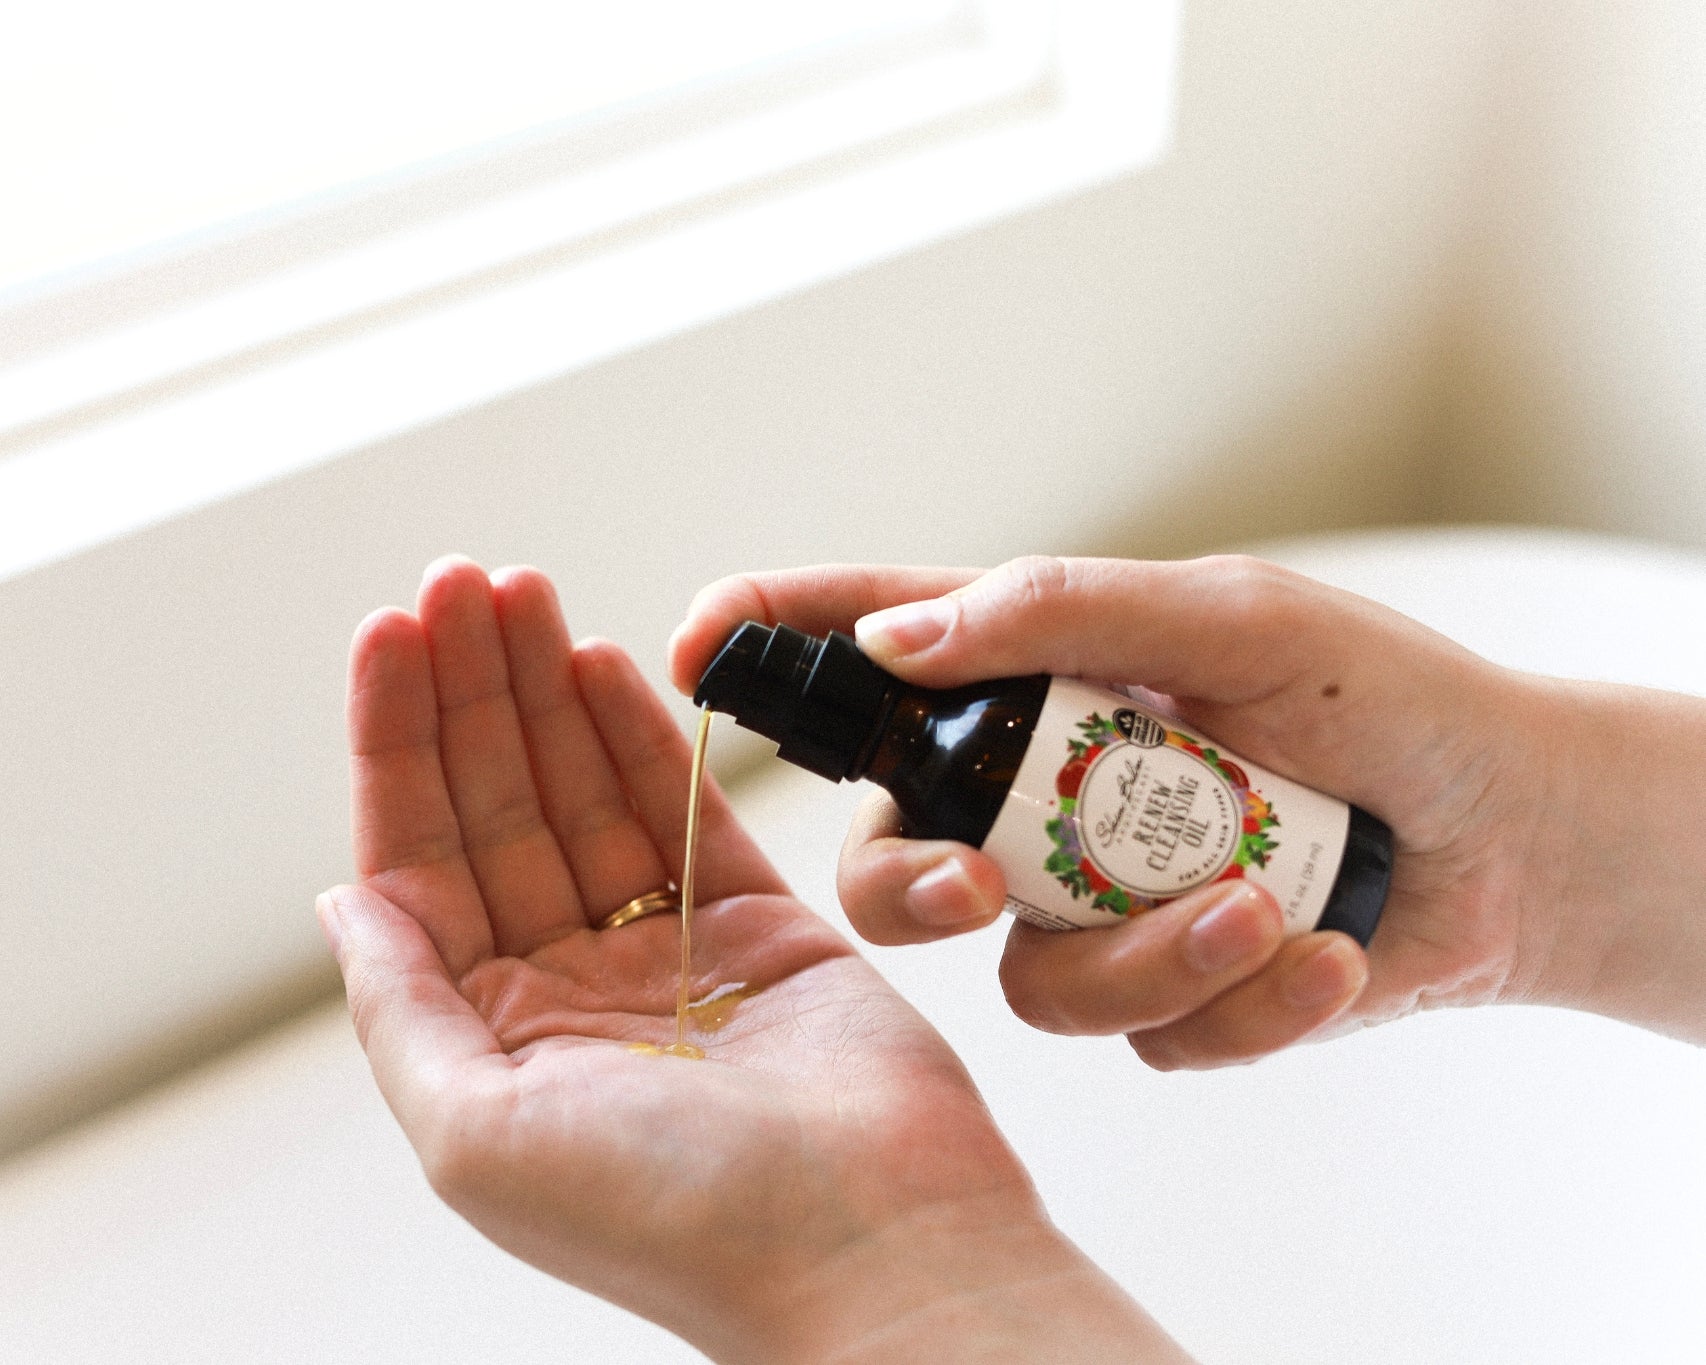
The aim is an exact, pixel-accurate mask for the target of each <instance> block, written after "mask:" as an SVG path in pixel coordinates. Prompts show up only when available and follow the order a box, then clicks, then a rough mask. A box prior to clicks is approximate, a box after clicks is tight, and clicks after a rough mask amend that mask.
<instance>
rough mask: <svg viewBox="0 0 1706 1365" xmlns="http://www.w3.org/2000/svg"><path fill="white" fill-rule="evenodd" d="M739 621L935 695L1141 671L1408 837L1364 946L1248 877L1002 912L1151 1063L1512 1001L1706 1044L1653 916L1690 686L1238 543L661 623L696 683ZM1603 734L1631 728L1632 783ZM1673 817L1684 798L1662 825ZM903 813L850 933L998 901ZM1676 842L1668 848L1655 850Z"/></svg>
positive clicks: (717, 608)
mask: <svg viewBox="0 0 1706 1365" xmlns="http://www.w3.org/2000/svg"><path fill="white" fill-rule="evenodd" d="M902 604H914V605H902ZM748 618H754V619H759V620H763V621H767V622H775V621H783V620H785V621H787V622H788V623H789V624H791V625H793V626H796V627H797V628H800V629H803V630H808V631H812V632H816V633H822V632H824V631H826V630H830V629H841V630H852V631H854V632H855V633H856V635H857V638H858V639H859V642H860V644H861V646H862V647H863V648H864V649H865V650H866V652H867V653H869V654H870V655H871V656H872V657H873V658H875V659H876V660H877V661H878V662H879V663H882V664H884V665H885V666H886V667H888V668H889V669H891V671H893V672H895V673H897V674H899V675H900V676H901V677H903V678H905V679H907V680H908V681H911V682H914V683H918V684H921V685H925V686H941V687H946V686H952V685H956V684H959V683H963V682H969V681H972V680H975V679H980V678H989V677H1000V676H1006V675H1016V674H1025V673H1035V672H1048V673H1055V674H1061V675H1066V676H1077V677H1088V678H1092V679H1101V680H1110V681H1115V682H1128V683H1139V684H1142V685H1144V686H1146V687H1148V688H1150V689H1153V690H1154V691H1155V693H1156V694H1157V696H1156V700H1157V701H1158V703H1159V704H1161V705H1163V706H1164V707H1166V708H1168V709H1172V710H1174V711H1176V712H1177V713H1178V714H1179V715H1180V716H1181V717H1182V718H1183V719H1184V720H1185V721H1186V722H1187V723H1188V724H1191V725H1193V726H1195V727H1197V728H1199V729H1200V730H1202V731H1203V732H1204V733H1206V734H1207V735H1209V736H1212V737H1213V738H1215V739H1216V740H1218V741H1220V742H1221V743H1223V744H1224V745H1225V746H1226V747H1227V748H1229V749H1230V750H1232V751H1234V752H1237V753H1239V754H1242V755H1245V756H1247V757H1249V758H1251V759H1254V760H1255V761H1256V762H1258V763H1262V764H1264V765H1266V766H1268V767H1270V768H1273V769H1275V770H1277V771H1279V772H1282V773H1284V774H1286V775H1288V776H1290V777H1293V778H1295V779H1297V780H1298V781H1301V782H1304V783H1306V784H1308V785H1310V786H1314V787H1317V788H1319V789H1320V790H1323V791H1326V792H1330V793H1332V794H1333V795H1335V796H1339V797H1341V798H1343V799H1346V800H1349V801H1352V802H1354V803H1356V804H1358V805H1360V806H1362V807H1364V808H1365V809H1367V810H1369V811H1371V812H1372V813H1374V814H1375V815H1378V816H1380V817H1381V818H1382V819H1384V820H1385V821H1386V822H1387V823H1388V824H1389V825H1391V826H1392V828H1393V830H1394V832H1395V835H1396V837H1397V842H1398V860H1397V865H1396V871H1395V877H1394V881H1393V886H1392V891H1391V895H1390V898H1389V900H1388V902H1387V907H1386V911H1385V914H1384V916H1383V917H1382V921H1381V925H1380V928H1379V930H1378V932H1377V933H1376V935H1375V937H1374V939H1373V942H1372V945H1371V952H1370V955H1369V957H1368V958H1367V959H1366V960H1365V958H1364V955H1363V954H1362V953H1361V951H1360V950H1359V949H1358V948H1357V947H1356V945H1355V944H1354V943H1352V942H1351V941H1350V940H1349V939H1348V938H1346V937H1344V936H1343V935H1337V934H1323V933H1317V934H1308V935H1303V936H1301V937H1298V938H1293V939H1289V940H1283V941H1282V939H1281V937H1280V920H1279V912H1278V908H1277V906H1276V905H1274V903H1273V901H1272V899H1271V898H1270V897H1269V896H1267V894H1266V893H1265V892H1260V891H1258V890H1256V889H1255V888H1252V887H1245V888H1239V889H1234V890H1232V891H1230V892H1228V891H1227V890H1226V889H1225V888H1213V887H1211V888H1205V889H1203V890H1202V891H1199V892H1197V893H1194V894H1192V895H1189V896H1185V897H1181V898H1180V899H1179V900H1177V901H1175V902H1173V903H1171V904H1169V905H1167V906H1164V907H1162V908H1160V909H1158V910H1155V911H1152V912H1150V913H1148V914H1145V915H1141V916H1139V917H1137V918H1135V919H1132V920H1129V921H1127V922H1125V923H1123V924H1120V925H1118V926H1115V927H1113V928H1109V929H1097V930H1092V931H1090V932H1086V933H1069V934H1055V933H1048V932H1044V931H1040V930H1036V929H1034V928H1032V927H1031V926H1029V925H1026V924H1022V923H1015V924H1014V925H1013V927H1012V929H1011V930H1010V933H1009V938H1008V947H1007V952H1006V955H1005V957H1004V959H1003V962H1002V981H1003V984H1004V986H1005V989H1006V991H1007V995H1008V999H1009V1000H1010V1001H1011V1003H1012V1005H1013V1008H1014V1009H1015V1010H1016V1011H1017V1012H1018V1013H1019V1014H1020V1015H1021V1016H1022V1017H1024V1018H1026V1019H1027V1020H1029V1021H1030V1022H1032V1023H1034V1024H1037V1025H1038V1026H1040V1027H1043V1028H1047V1029H1051V1030H1054V1031H1057V1032H1062V1033H1116V1032H1118V1033H1125V1034H1127V1035H1128V1036H1129V1037H1130V1040H1131V1043H1132V1046H1133V1047H1134V1048H1135V1049H1136V1050H1137V1052H1138V1053H1139V1055H1140V1056H1142V1057H1143V1058H1144V1060H1146V1061H1147V1062H1149V1063H1150V1064H1151V1065H1154V1066H1157V1067H1162V1068H1169V1067H1177V1066H1197V1067H1201V1066H1213V1065H1218V1064H1223V1063H1227V1062H1237V1061H1244V1060H1249V1059H1251V1058H1254V1057H1257V1056H1260V1055H1263V1054H1264V1053H1267V1052H1271V1051H1273V1050H1275V1049H1278V1048H1281V1047H1284V1046H1286V1045H1288V1044H1290V1043H1292V1042H1295V1041H1297V1040H1300V1039H1303V1038H1307V1037H1322V1036H1328V1035H1330V1034H1332V1033H1336V1032H1338V1031H1341V1030H1343V1029H1346V1028H1350V1027H1353V1026H1355V1025H1357V1024H1367V1023H1374V1022H1378V1021H1380V1020H1384V1019H1390V1018H1393V1017H1395V1016H1398V1015H1402V1014H1407V1013H1409V1012H1411V1011H1413V1010H1416V1009H1420V1008H1426V1007H1430V1006H1437V1005H1465V1004H1481V1003H1489V1002H1492V1001H1501V1000H1502V1001H1513V1000H1514V1001H1524V1000H1526V1001H1535V1002H1544V1003H1554V1004H1567V1005H1573V1006H1576V1007H1580V1008H1586V1009H1593V1010H1598V1011H1600V1012H1602V1013H1607V1014H1612V1015H1615V1016H1617V1017H1621V1018H1625V1019H1629V1020H1631V1021H1633V1022H1639V1023H1643V1024H1647V1025H1649V1026H1652V1027H1655V1028H1660V1029H1663V1030H1665V1031H1668V1032H1672V1033H1676V1034H1679V1035H1680V1036H1684V1037H1693V1038H1697V1039H1701V1040H1706V1008H1703V1005H1702V1002H1703V1001H1706V920H1703V918H1702V917H1701V916H1699V915H1698V914H1695V913H1693V912H1692V910H1691V909H1686V910H1684V911H1683V912H1682V913H1680V914H1678V913H1676V912H1674V911H1673V912H1670V913H1668V914H1665V913H1663V912H1664V911H1665V910H1666V908H1667V907H1670V906H1676V905H1679V904H1680V905H1682V906H1685V907H1691V906H1692V902H1693V895H1694V893H1693V888H1694V887H1695V886H1697V885H1698V881H1699V878H1700V877H1701V876H1702V875H1706V852H1703V844H1706V841H1702V840H1701V839H1700V837H1699V834H1698V831H1697V830H1696V829H1695V828H1694V826H1693V823H1692V821H1693V816H1692V812H1693V811H1695V810H1698V809H1700V802H1701V800H1702V799H1706V791H1702V787H1703V779H1702V777H1701V773H1702V771H1703V769H1706V764H1703V763H1702V761H1701V760H1702V758H1703V757H1706V752H1703V751H1706V707H1703V706H1702V705H1701V703H1699V702H1697V701H1695V700H1693V699H1685V698H1676V697H1668V698H1667V697H1665V696H1664V695H1663V694H1657V693H1646V692H1640V691H1637V690H1636V689H1627V688H1599V689H1594V688H1586V687H1582V686H1580V685H1573V684H1561V683H1555V682H1551V681H1548V680H1542V679H1535V678H1529V677H1525V676H1523V675H1519V674H1515V673H1512V672H1510V671H1508V670H1504V669H1501V668H1497V667H1495V666H1493V665H1492V664H1489V663H1488V662H1486V661H1485V660H1483V659H1480V658H1478V657H1476V656H1475V655H1473V654H1470V653H1469V652H1468V651H1466V650H1464V649H1461V648H1459V647H1458V646H1456V645H1455V644H1453V643H1451V642H1450V641H1448V640H1446V639H1444V638H1443V637H1441V636H1439V635H1437V634H1435V633H1434V632H1432V631H1429V630H1427V629H1426V628H1424V627H1422V626H1420V625H1418V624H1417V623H1415V622H1413V621H1410V620H1408V619H1407V618H1405V617H1402V616H1400V615H1398V614H1397V613H1395V612H1392V611H1388V610H1386V609H1384V608H1382V607H1379V606H1377V605H1375V604H1374V603H1371V602H1368V601H1365V600H1363V599H1361V598H1357V597H1354V596H1352V595H1350V594H1348V593H1343V592H1339V591H1336V590H1334V589H1332V588H1328V587H1326V586H1324V585H1322V584H1318V583H1314V582H1311V581H1310V580H1308V579H1305V578H1302V577H1300V576H1298V575H1296V574H1292V573H1289V572H1286V571H1284V570H1282V569H1279V568H1277V567H1275V566H1272V565H1268V564H1263V563H1260V562H1257V561H1254V560H1247V559H1237V558H1220V559H1207V560H1199V561H1191V562H1181V563H1141V562H1133V561H1120V560H1065V561H1062V560H1058V559H1042V558H1039V559H1028V560H1019V561H1015V562H1014V563H1011V564H1008V565H1005V566H1003V567H1002V568H1000V569H997V570H995V571H993V572H990V573H987V574H984V573H980V572H978V571H975V570H941V569H884V568H854V567H827V568H816V569H806V570H798V571H793V572H786V573H776V574H762V575H752V576H744V577H738V578H733V579H726V580H724V581H722V582H720V583H718V584H714V585H713V586H711V587H709V588H707V589H706V590H705V591H704V592H702V593H701V594H700V595H699V597H698V598H697V599H696V600H695V601H694V604H693V606H692V609H691V610H690V612H689V614H688V618H687V621H686V622H685V623H684V624H683V626H682V627H681V628H680V630H678V631H677V633H676V636H675V638H674V640H673V641H672V646H671V670H672V674H673V677H674V680H675V682H676V684H677V685H678V686H680V687H682V688H683V690H690V689H691V687H692V685H693V684H694V682H695V681H696V680H697V678H698V675H699V673H700V671H701V670H702V669H703V668H704V666H705V665H706V663H708V662H709V660H710V658H711V656H712V654H713V653H714V651H715V649H716V648H717V647H718V646H719V645H720V644H721V642H722V641H723V639H724V638H726V636H727V635H728V633H729V631H730V630H731V629H732V628H733V627H734V626H735V625H736V624H737V623H738V622H740V621H742V620H745V619H748ZM1611 737H1615V740H1616V743H1618V744H1621V745H1623V746H1624V749H1625V751H1626V752H1633V750H1631V749H1630V748H1629V746H1630V745H1631V744H1635V745H1638V746H1639V748H1640V752H1641V754H1642V759H1641V763H1642V766H1641V768H1640V769H1639V770H1638V772H1637V774H1636V776H1635V777H1634V778H1633V779H1631V778H1630V777H1629V776H1627V774H1628V773H1629V772H1630V765H1629V764H1628V763H1627V762H1622V763H1620V762H1619V761H1618V759H1617V756H1616V753H1615V750H1614V748H1613V747H1612V745H1611ZM1620 782H1621V783H1622V784H1623V785H1622V786H1620V785H1619V783H1620ZM1671 812H1681V813H1686V814H1670V815H1669V823H1668V825H1665V827H1664V828H1660V825H1661V824H1664V822H1665V820H1666V818H1667V814H1668V813H1671ZM1671 826H1674V828H1672V827H1671ZM897 830H898V824H897V822H896V820H895V816H894V812H893V810H892V807H891V806H890V805H889V804H888V803H887V801H886V798H883V797H881V796H880V794H879V796H878V797H877V798H876V799H875V800H873V801H872V802H871V803H869V804H868V805H867V807H866V808H865V810H864V812H863V813H862V815H861V817H860V818H859V819H858V820H857V821H856V823H855V826H854V829H853V831H852V833H851V834H850V835H849V838H848V843H847V846H846V849H845V850H844V853H843V857H842V864H841V876H840V889H841V894H842V899H843V903H844V905H845V906H846V908H847V911H848V915H849V917H850V918H851V919H852V920H853V922H854V924H855V925H856V927H858V929H859V930H860V932H861V933H862V934H864V935H865V936H866V937H868V938H871V939H873V940H875V941H877V942H884V943H897V942H918V941H924V940H926V939H929V938H933V937H940V936H942V935H944V934H947V933H953V932H960V931H963V930H964V929H967V928H975V927H977V926H979V925H981V924H983V923H987V922H988V921H989V920H990V919H991V918H993V917H994V916H995V915H996V913H997V912H998V908H999V905H1000V901H1001V897H1002V895H1003V886H1002V878H1001V874H1000V871H999V869H997V868H996V867H995V865H994V864H993V863H992V862H991V861H990V860H989V859H988V858H986V857H985V856H983V855H982V854H980V853H978V852H976V851H974V850H971V849H967V848H963V847H960V846H958V845H954V844H945V843H943V844H932V843H923V842H920V841H914V840H906V839H900V838H897V837H895V835H896V832H897ZM1660 846H1662V847H1664V848H1665V849H1666V850H1667V859H1668V861H1667V859H1654V858H1652V857H1650V856H1647V853H1646V850H1650V849H1652V848H1654V847H1660ZM1655 864H1657V865H1658V866H1659V868H1660V869H1661V870H1662V871H1663V872H1664V873H1665V874H1666V876H1668V877H1669V881H1668V882H1667V881H1664V880H1662V879H1660V878H1658V877H1657V876H1656V875H1655V870H1654V868H1655ZM1655 911H1659V912H1661V913H1659V914H1655V913H1653V912H1655Z"/></svg>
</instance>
